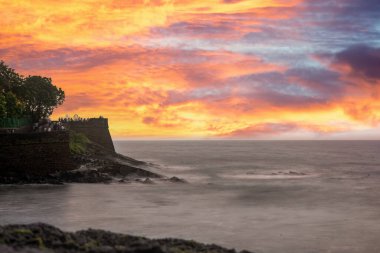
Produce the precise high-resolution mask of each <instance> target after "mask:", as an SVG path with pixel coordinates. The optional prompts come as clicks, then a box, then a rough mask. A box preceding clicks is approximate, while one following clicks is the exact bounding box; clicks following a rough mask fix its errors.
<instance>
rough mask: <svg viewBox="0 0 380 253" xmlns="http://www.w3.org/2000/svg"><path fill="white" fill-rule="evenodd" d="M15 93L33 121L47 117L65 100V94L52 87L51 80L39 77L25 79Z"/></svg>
mask: <svg viewBox="0 0 380 253" xmlns="http://www.w3.org/2000/svg"><path fill="white" fill-rule="evenodd" d="M17 93H18V94H19V96H20V97H21V100H22V101H23V103H24V106H25V110H26V113H27V114H28V115H30V116H32V119H33V121H38V120H40V119H42V118H46V117H49V116H50V115H51V114H52V113H53V110H54V109H55V108H56V107H58V106H59V105H61V104H62V103H63V102H64V100H65V92H64V91H63V90H62V89H61V88H57V87H56V86H55V85H53V84H52V80H51V78H47V77H41V76H28V77H27V78H25V80H24V82H23V84H22V86H21V87H20V88H19V89H18V92H17Z"/></svg>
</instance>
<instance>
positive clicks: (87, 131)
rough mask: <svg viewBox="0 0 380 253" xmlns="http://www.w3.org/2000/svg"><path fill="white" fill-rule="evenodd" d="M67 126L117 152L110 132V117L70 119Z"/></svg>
mask: <svg viewBox="0 0 380 253" xmlns="http://www.w3.org/2000/svg"><path fill="white" fill-rule="evenodd" d="M66 126H67V127H68V129H70V130H73V131H75V132H78V133H82V134H84V135H86V136H87V138H88V139H89V140H91V141H93V142H95V143H97V144H99V145H102V146H103V147H104V148H106V149H108V150H110V151H113V152H115V148H114V145H113V142H112V138H111V134H110V132H109V127H108V119H106V118H90V119H86V120H80V121H68V122H67V123H66Z"/></svg>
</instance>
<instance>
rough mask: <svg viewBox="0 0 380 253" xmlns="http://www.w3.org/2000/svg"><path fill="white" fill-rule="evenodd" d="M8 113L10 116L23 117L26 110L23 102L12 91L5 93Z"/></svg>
mask: <svg viewBox="0 0 380 253" xmlns="http://www.w3.org/2000/svg"><path fill="white" fill-rule="evenodd" d="M5 104H6V107H5V108H6V114H7V117H9V118H16V117H21V116H22V115H23V112H24V106H23V104H22V102H21V101H20V100H19V99H17V97H16V95H15V94H13V93H12V92H7V93H5Z"/></svg>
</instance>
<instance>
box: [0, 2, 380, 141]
mask: <svg viewBox="0 0 380 253" xmlns="http://www.w3.org/2000/svg"><path fill="white" fill-rule="evenodd" d="M0 17H1V19H0V26H1V29H0V59H1V60H3V61H5V62H6V64H7V65H9V66H11V67H12V68H14V69H16V71H17V72H19V73H22V74H24V75H29V74H30V75H42V76H48V77H51V78H52V79H53V83H54V84H55V85H56V86H59V87H61V88H62V89H64V90H65V92H66V101H65V103H64V105H62V106H61V107H60V108H58V109H56V111H55V112H54V114H53V118H58V117H63V116H65V115H70V116H73V115H75V114H78V115H79V116H80V117H97V116H99V115H102V116H104V117H107V118H109V123H110V130H111V133H112V136H113V137H114V138H115V139H243V140H245V139H258V140H260V139H270V140H272V139H273V140H277V139H312V140H319V139H380V18H379V17H380V1H378V0H323V1H315V0H202V1H198V0H82V1H78V0H65V1H53V0H33V1H32V0H14V1H5V0H0Z"/></svg>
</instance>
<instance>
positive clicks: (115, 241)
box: [0, 223, 249, 253]
mask: <svg viewBox="0 0 380 253" xmlns="http://www.w3.org/2000/svg"><path fill="white" fill-rule="evenodd" d="M0 252H5V253H14V252H21V253H42V252H58V253H78V252H92V253H116V252H118V253H122V252H128V253H192V252H194V253H196V252H199V253H201V252H202V253H206V252H207V253H235V252H236V251H235V250H231V249H225V248H222V247H219V246H216V245H205V244H201V243H197V242H194V241H186V240H179V239H156V240H151V239H147V238H144V237H136V236H130V235H124V234H116V233H112V232H107V231H104V230H94V229H88V230H83V231H78V232H74V233H69V232H63V231H61V230H60V229H58V228H55V227H53V226H50V225H47V224H42V223H37V224H30V225H7V226H0ZM242 253H243V252H242ZM244 253H249V252H247V251H245V252H244Z"/></svg>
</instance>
